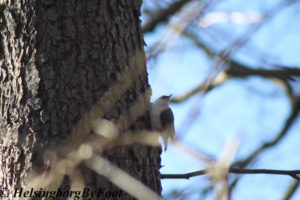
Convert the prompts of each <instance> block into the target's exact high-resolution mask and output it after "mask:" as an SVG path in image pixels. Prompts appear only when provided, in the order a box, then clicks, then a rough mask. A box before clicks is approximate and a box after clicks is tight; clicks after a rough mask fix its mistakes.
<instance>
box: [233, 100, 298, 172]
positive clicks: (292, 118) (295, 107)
mask: <svg viewBox="0 0 300 200" xmlns="http://www.w3.org/2000/svg"><path fill="white" fill-rule="evenodd" d="M299 111H300V96H298V97H295V98H294V102H293V106H292V112H291V114H290V116H289V118H288V119H287V120H286V122H285V125H284V126H283V128H282V130H281V131H280V132H279V134H278V135H277V136H276V137H275V138H274V139H273V140H271V141H269V142H266V143H264V144H262V145H261V146H260V147H259V148H257V149H256V150H255V151H254V152H252V153H251V154H250V156H248V157H247V158H246V159H244V160H242V161H238V162H236V163H235V164H234V166H239V167H245V166H246V165H248V164H249V163H250V162H251V161H252V160H253V159H254V158H255V157H256V156H257V155H258V154H259V153H261V152H262V151H264V150H266V149H267V148H270V147H272V146H275V145H276V144H277V143H278V142H279V141H280V140H281V139H282V138H283V137H284V136H285V135H286V133H287V131H288V129H289V128H290V127H291V125H292V123H293V122H294V121H295V119H296V118H297V116H298V114H299Z"/></svg>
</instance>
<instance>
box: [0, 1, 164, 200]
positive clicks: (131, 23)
mask: <svg viewBox="0 0 300 200" xmlns="http://www.w3.org/2000/svg"><path fill="white" fill-rule="evenodd" d="M140 6H141V1H140V0H101V1H96V0H95V1H92V0H88V1H78V0H66V1H55V0H40V1H25V0H20V1H9V0H7V1H5V0H4V2H3V3H2V4H0V20H1V21H0V32H1V36H0V37H1V38H0V42H1V43H0V91H1V93H0V109H1V110H0V134H1V135H0V137H1V140H0V169H1V170H0V186H1V188H8V190H9V191H10V194H12V192H13V191H14V189H15V188H18V187H25V185H26V184H27V185H28V184H29V181H28V180H30V179H26V177H28V174H29V173H31V172H34V173H41V172H43V171H44V170H45V169H46V168H47V169H48V168H49V166H48V165H47V163H45V153H46V154H47V152H55V151H57V149H55V148H57V147H61V146H64V144H65V143H66V142H69V143H70V141H71V143H72V142H74V143H80V142H81V141H79V139H81V138H87V135H90V134H92V133H91V129H90V124H91V119H92V120H94V119H95V118H97V117H104V118H106V119H109V120H111V121H113V122H116V123H117V124H119V125H120V124H123V125H124V124H126V123H125V122H120V121H122V119H123V118H121V116H125V118H126V117H127V118H128V117H129V118H133V119H135V118H137V117H138V116H132V115H135V113H131V112H129V111H128V109H129V108H130V107H131V106H132V105H133V104H134V103H135V102H136V100H137V99H139V97H140V96H144V97H145V98H143V99H142V105H143V106H144V107H141V110H143V112H141V111H140V112H141V114H144V117H141V118H140V119H139V120H138V121H136V122H135V123H134V124H133V125H132V124H131V123H130V124H126V125H124V126H123V129H126V128H127V127H128V126H129V125H130V126H131V129H144V128H146V126H147V124H148V123H149V121H148V117H147V115H146V114H145V113H146V109H147V107H149V95H148V94H149V89H150V87H149V84H148V79H147V72H146V66H145V55H144V50H143V45H144V41H143V36H142V33H141V28H140V20H139V15H140ZM136 60H138V61H136ZM130 72H134V73H135V75H132V73H130ZM125 83H126V84H125ZM107 102H108V103H107ZM95 105H96V106H95ZM108 105H109V106H108ZM94 108H97V109H98V110H93V109H94ZM97 111H98V113H99V116H97ZM95 113H96V114H95ZM87 119H88V120H87ZM82 126H84V127H85V128H82ZM86 127H88V128H86ZM123 131H124V130H123ZM72 134H75V135H76V134H79V135H80V137H77V136H74V135H72ZM70 138H71V139H70ZM66 140H69V141H66ZM74 145H75V144H74ZM66 153H67V152H66ZM106 157H107V158H108V159H109V160H110V161H111V162H112V163H114V164H115V165H117V166H119V167H120V168H122V169H124V170H125V171H127V172H128V173H129V174H130V175H132V176H133V177H136V178H137V179H139V180H141V181H142V182H143V183H144V184H146V185H148V186H149V187H150V188H152V190H154V191H155V192H156V193H158V194H160V192H161V185H160V179H159V178H160V175H159V171H158V170H159V167H160V148H155V147H146V146H142V145H133V146H130V147H126V148H125V147H120V148H117V149H115V150H111V151H107V153H106ZM83 165H84V164H83ZM48 170H49V169H48ZM81 170H82V171H83V172H84V175H85V177H84V179H85V185H86V187H94V188H106V189H114V188H115V187H114V186H113V185H112V184H111V183H110V182H109V181H107V180H106V179H103V178H101V177H100V176H98V175H95V173H94V172H92V171H91V170H89V169H88V168H87V167H84V166H82V167H81ZM65 184H69V181H68V180H66V179H65ZM123 198H124V199H128V198H130V197H128V196H127V195H124V196H123Z"/></svg>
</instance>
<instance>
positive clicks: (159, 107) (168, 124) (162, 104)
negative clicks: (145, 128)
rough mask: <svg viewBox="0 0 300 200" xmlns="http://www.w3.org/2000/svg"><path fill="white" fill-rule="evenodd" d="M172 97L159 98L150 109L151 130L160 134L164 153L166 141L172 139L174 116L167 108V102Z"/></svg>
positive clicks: (173, 134)
mask: <svg viewBox="0 0 300 200" xmlns="http://www.w3.org/2000/svg"><path fill="white" fill-rule="evenodd" d="M171 96H172V95H169V96H161V97H159V98H158V99H157V100H156V101H154V102H153V104H152V106H151V109H150V118H151V125H152V130H154V131H157V132H160V134H161V137H162V139H163V141H164V145H165V151H166V150H167V146H168V140H169V138H170V137H171V138H172V139H174V136H175V128H174V115H173V112H172V110H171V108H170V107H169V101H170V98H171Z"/></svg>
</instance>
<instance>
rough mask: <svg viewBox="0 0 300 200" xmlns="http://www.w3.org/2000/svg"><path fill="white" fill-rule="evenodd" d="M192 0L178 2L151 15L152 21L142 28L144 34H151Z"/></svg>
mask: <svg viewBox="0 0 300 200" xmlns="http://www.w3.org/2000/svg"><path fill="white" fill-rule="evenodd" d="M189 1H191V0H181V1H176V2H174V3H173V4H171V5H170V6H168V7H167V8H166V9H161V10H158V11H156V12H155V13H153V14H152V15H151V19H150V21H148V22H147V23H146V24H145V25H144V26H143V28H142V30H143V33H147V32H151V31H153V29H154V28H155V27H156V26H157V24H159V23H161V22H165V21H167V19H168V17H169V16H171V15H173V14H174V13H176V12H177V11H179V10H180V9H181V8H182V7H183V6H184V5H185V4H187V3H188V2H189Z"/></svg>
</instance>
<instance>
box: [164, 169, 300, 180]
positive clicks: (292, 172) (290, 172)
mask: <svg viewBox="0 0 300 200" xmlns="http://www.w3.org/2000/svg"><path fill="white" fill-rule="evenodd" d="M228 173H232V174H273V175H289V176H291V177H293V178H295V179H296V180H298V181H299V177H298V175H300V170H275V169H239V168H230V169H229V170H228ZM205 174H208V169H204V170H199V171H195V172H190V173H186V174H162V175H161V178H162V179H165V178H170V179H182V178H184V179H189V178H191V177H194V176H201V175H205Z"/></svg>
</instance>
